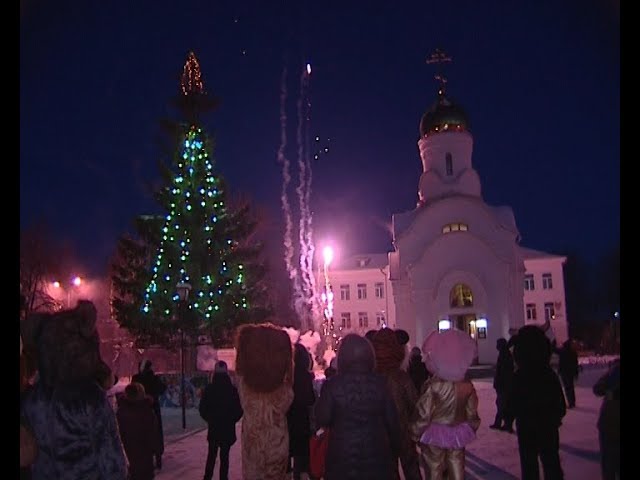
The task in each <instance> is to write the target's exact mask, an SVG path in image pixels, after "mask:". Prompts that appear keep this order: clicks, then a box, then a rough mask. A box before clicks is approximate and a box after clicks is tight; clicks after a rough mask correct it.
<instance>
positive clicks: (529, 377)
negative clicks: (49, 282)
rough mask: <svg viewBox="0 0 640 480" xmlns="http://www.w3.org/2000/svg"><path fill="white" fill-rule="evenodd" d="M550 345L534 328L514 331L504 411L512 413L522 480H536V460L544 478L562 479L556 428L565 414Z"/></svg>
mask: <svg viewBox="0 0 640 480" xmlns="http://www.w3.org/2000/svg"><path fill="white" fill-rule="evenodd" d="M551 351H552V347H551V343H550V342H549V339H548V338H547V336H546V335H545V332H544V331H543V330H542V329H541V328H540V327H538V326H536V325H525V326H524V327H521V328H520V330H519V331H518V335H517V338H516V340H515V342H514V351H513V357H514V360H515V362H516V365H517V369H516V371H515V373H514V376H513V384H512V387H511V393H510V395H509V397H508V399H507V400H508V405H507V408H508V409H509V410H510V411H511V412H512V413H513V415H514V417H515V421H516V430H517V435H518V449H519V453H520V468H521V472H522V475H521V477H520V478H521V479H522V480H538V479H539V478H540V472H539V467H538V459H540V461H541V463H542V469H543V472H544V478H545V479H554V480H558V479H559V480H562V479H563V478H564V474H563V471H562V466H561V465H560V454H559V450H560V436H559V429H560V425H561V424H562V418H563V417H564V416H565V414H566V403H565V398H564V394H563V393H562V385H560V379H559V378H558V375H557V374H556V372H555V371H554V370H553V369H552V368H551V365H550V364H549V362H550V359H551Z"/></svg>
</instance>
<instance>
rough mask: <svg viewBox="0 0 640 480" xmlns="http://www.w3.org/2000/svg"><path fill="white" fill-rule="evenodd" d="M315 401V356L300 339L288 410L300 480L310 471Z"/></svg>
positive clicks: (295, 473) (296, 478)
mask: <svg viewBox="0 0 640 480" xmlns="http://www.w3.org/2000/svg"><path fill="white" fill-rule="evenodd" d="M315 401H316V393H315V391H314V390H313V373H311V357H310V356H309V352H308V351H307V349H306V347H305V346H304V345H302V344H301V343H296V344H295V345H294V351H293V402H292V403H291V406H290V407H289V411H288V412H287V426H288V429H289V456H290V457H291V458H292V460H293V478H294V480H299V479H300V475H301V473H302V472H307V473H308V472H309V438H310V437H311V423H310V417H309V413H310V411H309V410H310V408H311V407H312V406H313V404H314V403H315Z"/></svg>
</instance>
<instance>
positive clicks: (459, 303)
mask: <svg viewBox="0 0 640 480" xmlns="http://www.w3.org/2000/svg"><path fill="white" fill-rule="evenodd" d="M449 301H450V305H451V307H452V308H463V307H472V306H473V292H472V291H471V289H470V288H469V287H468V286H466V285H465V284H463V283H458V284H457V285H455V286H454V287H453V288H452V289H451V293H450V294H449Z"/></svg>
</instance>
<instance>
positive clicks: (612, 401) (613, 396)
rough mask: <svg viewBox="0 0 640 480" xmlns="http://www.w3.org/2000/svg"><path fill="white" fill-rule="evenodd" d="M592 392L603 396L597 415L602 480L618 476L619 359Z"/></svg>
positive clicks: (613, 478) (613, 479)
mask: <svg viewBox="0 0 640 480" xmlns="http://www.w3.org/2000/svg"><path fill="white" fill-rule="evenodd" d="M593 393H594V394H595V395H597V396H598V397H603V399H602V406H601V407H600V414H599V415H598V434H599V435H598V437H599V440H600V465H601V469H602V479H603V480H615V479H617V478H618V479H619V478H620V359H617V360H616V361H614V362H613V364H612V365H611V367H609V370H608V371H607V373H605V374H604V375H603V376H602V377H600V378H599V379H598V381H597V382H596V383H595V385H594V386H593Z"/></svg>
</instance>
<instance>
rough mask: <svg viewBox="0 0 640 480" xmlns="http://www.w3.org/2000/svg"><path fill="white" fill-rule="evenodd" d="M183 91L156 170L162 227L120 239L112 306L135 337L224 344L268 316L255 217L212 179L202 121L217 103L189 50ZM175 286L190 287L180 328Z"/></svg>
mask: <svg viewBox="0 0 640 480" xmlns="http://www.w3.org/2000/svg"><path fill="white" fill-rule="evenodd" d="M181 87H182V91H181V94H180V95H179V97H178V101H177V106H178V107H179V109H180V110H181V112H182V114H183V117H185V118H186V120H187V122H186V123H182V124H179V125H177V129H176V131H177V135H178V139H177V146H176V148H175V151H174V157H173V162H172V166H171V167H172V168H166V167H163V168H162V174H163V178H164V185H165V187H164V188H162V189H161V190H160V191H159V192H158V195H157V200H158V202H159V203H160V205H161V206H162V208H163V210H164V212H165V214H164V216H163V217H162V222H161V223H162V224H161V225H159V224H158V223H156V224H155V227H156V231H155V233H154V232H152V231H146V232H140V231H139V233H142V234H141V235H140V238H139V239H137V240H136V239H132V238H123V239H122V240H121V242H120V244H119V251H118V253H119V261H118V262H117V263H118V265H117V266H116V267H114V276H113V277H112V278H113V280H114V289H115V290H116V291H117V293H116V297H118V300H117V301H116V300H115V299H114V302H113V305H114V309H117V310H118V311H117V312H115V314H116V318H117V319H118V321H119V322H120V324H121V325H123V326H126V327H127V328H128V329H129V330H130V331H132V332H133V333H134V334H136V335H137V336H138V337H139V338H144V339H147V340H148V341H150V342H153V343H156V342H161V343H166V342H167V341H169V339H170V338H171V336H172V333H174V332H175V331H176V329H177V327H178V326H179V327H180V328H182V329H183V330H184V331H186V332H188V333H189V334H191V335H194V334H196V333H199V334H202V333H205V332H206V333H208V334H209V335H210V336H211V339H212V341H213V342H214V344H216V345H217V346H220V345H221V344H226V343H230V340H231V338H232V335H233V332H234V330H235V327H236V326H237V325H239V324H242V323H248V322H260V321H262V320H264V319H265V318H266V317H267V316H268V314H269V313H270V309H269V308H268V307H267V306H266V305H265V303H266V302H265V299H266V287H265V285H264V282H263V278H264V275H265V267H264V265H263V263H262V262H261V258H260V253H261V245H260V244H258V243H256V242H254V241H252V233H253V231H254V230H255V228H256V219H255V218H254V217H253V216H252V212H251V209H250V206H249V204H248V203H244V204H242V205H238V206H230V205H228V198H229V195H228V192H227V189H226V185H225V182H224V180H223V178H222V177H221V176H220V175H216V174H215V173H214V162H213V158H212V152H213V147H214V145H213V141H212V139H211V138H210V137H209V136H208V135H207V134H206V133H205V132H204V131H203V129H202V127H201V126H200V116H201V114H202V113H204V112H206V111H208V110H211V109H213V108H215V106H216V104H217V102H216V101H215V100H212V99H210V98H209V97H208V96H207V94H206V92H205V91H204V86H203V83H202V79H201V73H200V67H199V65H198V61H197V59H196V57H195V55H194V54H193V52H191V53H190V54H189V57H188V59H187V62H186V64H185V67H184V72H183V75H182V82H181ZM156 222H157V221H156ZM142 224H143V225H144V224H145V222H142ZM150 224H151V222H146V226H149V225H150ZM150 252H153V253H152V255H151V258H149V254H150ZM178 283H189V284H190V285H191V287H192V289H191V292H190V295H189V303H188V307H187V310H186V312H187V313H188V314H187V315H186V317H187V318H186V322H184V321H183V322H181V323H180V324H179V325H178V324H177V323H176V320H175V315H176V311H177V305H178V301H179V297H178V294H177V289H176V285H177V284H178ZM141 284H144V286H143V287H142V289H140V287H141ZM137 292H139V293H137Z"/></svg>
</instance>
